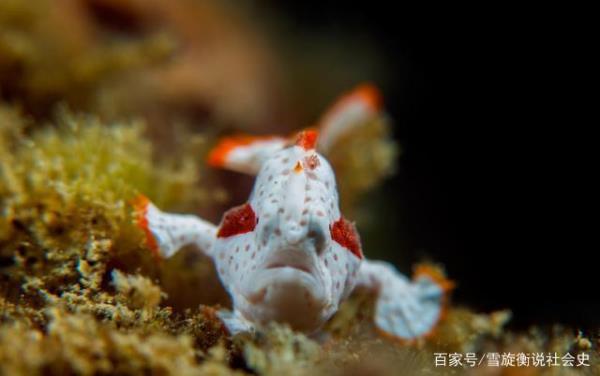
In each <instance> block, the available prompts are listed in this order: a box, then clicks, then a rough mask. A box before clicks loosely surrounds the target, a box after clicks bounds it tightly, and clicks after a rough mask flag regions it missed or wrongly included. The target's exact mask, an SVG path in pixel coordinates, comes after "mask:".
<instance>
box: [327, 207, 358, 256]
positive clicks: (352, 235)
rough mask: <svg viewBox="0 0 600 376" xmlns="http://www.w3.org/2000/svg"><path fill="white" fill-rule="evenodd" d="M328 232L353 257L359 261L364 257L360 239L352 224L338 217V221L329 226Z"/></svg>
mask: <svg viewBox="0 0 600 376" xmlns="http://www.w3.org/2000/svg"><path fill="white" fill-rule="evenodd" d="M329 231H330V232H331V238H332V239H333V240H334V241H336V242H337V243H338V244H340V245H341V246H342V247H344V248H346V249H347V250H349V251H350V252H352V254H354V256H356V257H358V258H359V259H362V258H363V257H364V256H363V253H362V247H361V245H360V237H359V236H358V232H357V231H356V227H355V226H354V224H353V223H352V222H350V221H348V220H346V218H344V217H340V219H338V220H337V221H335V222H333V223H332V224H331V225H329Z"/></svg>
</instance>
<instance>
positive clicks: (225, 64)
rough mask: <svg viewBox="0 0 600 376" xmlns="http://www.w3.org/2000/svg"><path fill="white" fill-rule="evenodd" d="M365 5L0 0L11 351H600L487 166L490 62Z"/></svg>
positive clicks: (77, 367) (1, 168) (543, 362)
mask: <svg viewBox="0 0 600 376" xmlns="http://www.w3.org/2000/svg"><path fill="white" fill-rule="evenodd" d="M364 5H365V4H363V6H364ZM363 6H360V5H356V6H354V5H351V4H347V3H345V2H338V3H336V4H321V3H317V2H315V3H310V2H308V3H302V4H300V3H298V4H296V3H292V2H290V3H289V4H288V3H285V4H282V3H280V2H276V1H260V2H252V1H251V2H235V1H229V0H223V1H218V0H169V1H168V0H144V1H142V0H59V1H54V0H36V1H26V0H0V211H1V212H0V375H234V374H236V375H244V374H250V375H473V376H475V375H484V376H488V375H489V376H492V375H506V376H509V375H510V376H518V375H523V376H534V375H574V376H576V375H600V356H599V353H598V344H599V343H598V327H599V325H598V324H600V322H599V321H598V319H599V317H600V315H597V314H600V308H599V307H600V305H599V304H598V301H597V300H596V301H594V299H589V300H586V299H587V297H588V295H585V298H584V297H583V296H584V295H571V300H568V299H567V300H563V298H562V294H563V293H564V292H565V291H571V290H566V288H567V286H568V287H569V288H571V289H572V291H574V294H577V291H579V290H578V286H582V285H585V283H584V282H581V281H580V282H578V281H577V279H576V276H577V273H576V272H572V273H571V274H568V273H570V272H568V271H565V273H566V274H565V275H564V276H562V277H561V278H562V279H561V281H565V282H564V283H562V282H561V283H562V284H563V285H564V286H565V287H564V288H562V289H561V287H552V286H555V285H554V282H552V280H554V279H553V278H559V277H548V275H549V274H551V273H556V275H560V272H558V267H557V266H556V264H555V263H556V262H559V263H560V261H556V260H555V261H552V263H553V264H552V266H551V267H550V266H549V267H547V265H546V264H539V265H538V266H539V268H533V267H531V265H533V264H534V262H535V260H537V259H536V258H535V257H537V255H538V253H532V254H530V255H528V254H527V252H524V251H523V249H525V248H519V247H520V246H519V245H518V244H515V243H513V242H512V239H516V237H513V236H514V235H511V233H515V232H517V231H519V230H518V229H517V228H518V226H519V225H520V224H522V223H523V222H520V221H523V219H519V217H520V216H521V215H520V214H514V215H513V214H511V216H510V218H509V217H508V216H506V217H503V214H502V213H504V212H505V211H506V210H507V209H505V208H508V207H509V206H506V205H510V204H507V202H508V199H506V196H505V195H510V192H511V190H510V189H509V188H508V187H509V185H510V183H506V181H504V182H502V181H500V179H498V181H495V180H494V181H492V183H490V184H491V185H490V186H493V188H487V189H489V190H488V191H486V190H485V189H486V188H485V187H486V186H487V185H485V184H487V183H488V180H489V177H490V174H491V172H489V171H492V172H493V171H494V170H493V165H494V163H496V162H498V161H500V159H501V158H504V156H503V155H500V156H499V155H496V152H495V150H496V149H489V150H488V151H487V152H486V150H485V149H486V148H487V147H486V146H485V145H486V144H485V143H477V142H473V141H471V139H470V137H475V138H478V139H479V141H481V140H482V139H485V138H486V137H487V136H488V134H487V133H486V134H485V135H484V134H482V133H480V132H481V131H480V129H481V128H485V127H484V124H485V121H486V120H485V119H486V118H485V117H484V115H483V114H485V113H487V112H488V109H489V108H488V107H486V106H487V105H482V103H483V100H482V99H481V101H482V102H479V99H476V98H479V97H481V98H483V97H485V96H486V95H487V94H485V93H486V91H482V93H483V94H478V93H476V92H475V91H473V92H472V91H471V89H470V88H462V86H461V85H462V83H464V82H466V83H471V84H473V83H474V82H477V81H479V80H484V81H485V80H487V79H486V78H485V77H486V76H487V75H489V76H495V75H496V73H492V72H491V71H489V70H487V68H477V67H475V68H472V67H471V66H469V65H468V64H469V63H464V64H467V65H463V62H462V60H461V62H460V63H457V62H456V61H457V60H460V59H464V60H469V58H470V57H473V56H478V57H479V56H480V55H479V54H480V53H479V52H474V50H472V49H471V45H468V46H467V45H465V44H460V43H461V42H457V40H458V41H460V40H461V36H462V35H463V34H460V33H458V32H457V31H455V30H456V29H453V28H454V27H455V26H456V25H455V24H454V23H452V22H450V21H448V23H442V24H439V23H438V22H437V19H432V18H431V17H432V16H430V14H429V13H428V12H429V11H428V10H427V11H426V12H425V13H423V10H421V9H413V8H411V7H408V6H401V9H400V10H398V11H397V12H398V13H395V12H396V10H395V8H394V7H392V6H390V5H384V4H383V2H381V4H379V2H375V4H371V5H370V6H369V7H367V8H369V9H365V7H363ZM423 14H426V15H423ZM396 17H397V19H396ZM441 18H442V19H443V18H445V17H444V16H441ZM433 25H437V26H435V27H434V26H433ZM456 27H459V26H456ZM448 30H450V31H448ZM452 30H454V31H452ZM445 33H449V34H445ZM444 35H446V36H444ZM482 38H484V37H482ZM485 38H487V37H485ZM486 40H487V39H486ZM457 43H458V45H457ZM463 43H465V42H463ZM473 43H474V44H473V45H475V44H478V43H479V42H478V41H476V42H473ZM467 50H468V51H467ZM465 51H467V52H465ZM440 56H443V58H444V59H447V61H448V63H447V64H446V63H445V62H444V63H437V62H439V61H440V60H439V59H438V57H440ZM457 56H458V57H457ZM453 59H454V60H453ZM452 61H455V62H452ZM436 64H439V65H436ZM453 64H454V65H453ZM500 64H501V63H498V65H500ZM442 66H443V67H444V68H439V67H442ZM469 72H470V73H469ZM469 74H472V76H470V75H469ZM495 77H497V76H495ZM495 79H496V80H498V81H502V80H503V79H504V78H503V77H499V78H495ZM486 82H487V81H486ZM457 83H458V84H457ZM457 87H459V88H458V89H456V88H457ZM438 88H441V89H439V90H438ZM485 90H489V91H495V89H493V88H489V89H485ZM465 93H469V95H471V96H472V98H473V100H474V102H472V103H469V104H468V107H471V105H472V108H473V111H475V112H473V113H472V114H474V115H473V117H472V118H470V117H466V118H461V117H456V116H454V114H455V112H453V111H455V109H456V108H457V106H459V105H460V104H461V103H463V99H462V97H461V96H464V95H465ZM491 95H493V94H491ZM469 98H471V97H469ZM492 99H493V98H492ZM499 116H500V115H499ZM499 119H502V121H504V118H499ZM492 121H495V120H492ZM498 121H500V120H498ZM461 122H462V123H463V124H471V123H470V122H472V123H473V126H472V128H471V127H469V128H468V127H467V126H466V125H463V126H462V128H461V125H456V124H455V123H461ZM490 132H491V131H490ZM494 132H495V131H494ZM494 132H491V133H490V134H492V133H494ZM493 137H495V133H494V136H493ZM499 137H501V136H499ZM497 140H498V141H496V142H497V143H495V144H491V145H495V146H498V147H499V145H500V144H502V148H504V145H505V144H504V141H500V140H502V138H498V139H497ZM481 142H484V141H481ZM508 148H509V149H510V145H509V147H508ZM479 152H481V154H478V153H479ZM492 155H493V156H492ZM486 158H487V159H486ZM502 161H504V159H502ZM490 166H492V167H490ZM486 171H487V172H486ZM511 176H512V175H510V173H507V175H503V177H504V178H507V177H508V179H509V182H511V181H512V180H510V179H515V180H516V179H517V178H516V177H514V178H512V177H511ZM486 179H487V180H486ZM489 181H491V180H489ZM481 187H484V188H481ZM492 189H493V190H492ZM511 189H512V188H511ZM489 192H494V193H498V194H499V197H492V196H489V195H488V193H489ZM507 192H508V193H507ZM503 197H504V198H503ZM503 200H506V201H503ZM490 202H491V203H490ZM481 213H484V214H483V215H482V216H480V215H479V214H481ZM524 216H525V215H523V217H524ZM490 229H492V230H490ZM486 231H491V232H486ZM523 244H525V245H526V246H527V247H529V245H530V243H527V242H524V243H523ZM525 245H523V247H525ZM513 247H514V248H513ZM535 247H536V246H535V245H533V246H532V247H531V248H535ZM509 248H510V249H509ZM538 248H543V247H541V246H538ZM532 252H535V251H532ZM519 260H521V261H520V262H519ZM553 268H554V269H553ZM565 269H569V268H567V267H566V266H565ZM582 278H583V277H582ZM539 281H546V282H547V284H541V285H540V284H539ZM582 281H583V280H582ZM538 289H539V290H538ZM551 289H554V290H553V291H551ZM538 291H540V292H538ZM544 291H545V292H544ZM529 293H531V294H533V296H534V297H532V296H531V295H530V296H526V295H525V294H529ZM538 294H539V295H538ZM581 294H583V292H581ZM587 307H590V308H589V310H588V309H587ZM593 307H595V308H593ZM594 309H595V311H594Z"/></svg>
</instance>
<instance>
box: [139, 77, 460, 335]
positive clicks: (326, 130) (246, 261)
mask: <svg viewBox="0 0 600 376" xmlns="http://www.w3.org/2000/svg"><path fill="white" fill-rule="evenodd" d="M379 98H380V97H379V93H378V91H377V89H376V88H374V87H373V86H371V85H362V86H359V87H358V88H356V89H355V90H353V91H352V92H350V93H348V94H346V95H345V96H343V97H342V98H341V99H340V100H339V101H338V102H337V103H336V104H335V105H334V106H333V108H332V109H331V110H330V111H329V112H328V113H327V114H326V115H325V116H324V117H323V121H322V123H321V125H320V129H319V131H320V135H319V134H318V132H317V130H311V129H309V130H305V131H302V132H300V133H299V134H298V135H297V136H296V137H295V139H293V140H288V139H286V138H282V137H252V136H238V137H230V138H226V139H224V140H222V141H221V142H220V143H219V144H218V145H217V146H216V147H215V149H214V150H213V151H212V152H211V154H210V155H209V161H208V162H209V164H210V165H212V166H215V167H220V168H227V169H230V170H235V171H239V172H243V173H248V174H256V175H257V177H256V183H255V185H254V189H253V191H252V193H251V195H250V198H249V199H248V201H247V202H246V203H244V204H242V205H240V206H237V207H234V208H233V209H230V210H229V211H227V212H226V213H225V214H224V215H223V219H222V221H221V224H220V225H219V226H215V225H213V224H211V223H209V222H207V221H204V220H202V219H200V218H198V217H196V216H193V215H179V214H167V213H163V212H161V211H160V210H159V209H157V208H156V207H155V206H154V205H153V204H152V203H150V202H149V201H148V200H147V199H146V198H145V197H143V196H140V197H138V199H137V201H136V207H137V210H138V224H139V226H140V227H141V228H142V229H143V230H144V231H145V232H146V235H147V239H148V244H149V246H150V248H152V249H153V250H154V251H155V252H156V253H158V254H159V255H160V256H162V257H170V256H172V255H173V254H174V253H176V252H177V251H178V250H179V249H180V248H181V247H183V246H184V245H187V244H195V245H197V247H198V248H199V249H201V250H202V251H203V252H205V253H206V254H207V255H208V256H210V257H211V258H212V259H213V260H214V263H215V265H216V268H217V271H218V273H219V277H220V279H221V282H222V283H223V285H224V286H225V288H226V289H227V291H228V292H229V294H230V295H231V298H232V301H233V312H226V311H222V312H221V313H220V317H221V319H222V320H223V322H224V323H225V325H226V327H227V328H228V329H229V331H230V332H231V333H232V334H235V333H237V332H241V331H248V330H253V329H254V328H255V327H257V326H258V327H260V326H263V325H265V324H267V323H268V322H270V321H277V322H284V323H287V324H289V325H290V326H291V327H292V328H294V329H296V330H300V331H303V332H306V333H315V332H317V331H318V330H319V329H320V328H321V326H322V325H323V324H324V323H325V322H326V321H327V320H328V319H329V318H330V317H331V316H332V315H333V314H334V313H335V312H336V311H337V310H338V307H339V304H340V302H341V301H342V300H343V299H345V298H346V297H347V296H348V295H349V294H350V293H351V292H352V290H353V289H354V288H356V287H363V288H368V289H371V290H373V291H374V292H376V293H377V294H378V298H377V302H376V309H375V318H374V321H375V324H376V325H377V327H378V329H379V330H380V331H382V332H383V333H385V334H387V335H390V336H393V337H396V338H400V339H407V340H410V339H415V338H418V337H423V336H426V335H427V334H428V333H430V332H431V330H432V329H433V328H434V326H435V325H436V323H437V322H438V321H439V319H440V317H441V314H442V310H443V305H444V301H445V293H446V292H447V290H448V289H449V287H450V285H451V284H450V282H448V281H447V280H445V279H444V278H443V276H441V275H440V274H436V273H435V272H434V271H433V270H429V269H427V268H422V269H420V270H417V273H416V274H415V278H414V279H413V280H412V281H411V280H409V279H408V278H406V277H405V276H403V275H401V274H400V273H399V272H398V271H397V270H396V269H395V268H394V267H393V266H392V265H390V264H388V263H385V262H381V261H370V260H367V259H365V257H364V255H363V251H362V247H361V243H360V238H359V235H358V233H357V231H356V228H355V226H354V224H353V223H352V222H350V221H348V220H347V219H346V218H344V216H343V215H342V214H341V213H340V208H339V204H338V193H337V189H336V182H335V176H334V173H333V170H332V168H331V166H330V165H329V162H328V161H327V160H326V159H325V158H324V157H323V155H321V154H320V153H319V151H321V152H325V153H327V152H329V151H330V148H331V147H332V146H333V145H334V143H335V141H336V140H337V139H339V138H340V137H341V136H343V135H344V134H347V132H348V131H350V130H351V129H352V127H355V126H357V125H360V124H362V123H363V122H364V121H368V120H369V119H370V118H372V117H374V116H377V115H378V114H379V111H380V99H379Z"/></svg>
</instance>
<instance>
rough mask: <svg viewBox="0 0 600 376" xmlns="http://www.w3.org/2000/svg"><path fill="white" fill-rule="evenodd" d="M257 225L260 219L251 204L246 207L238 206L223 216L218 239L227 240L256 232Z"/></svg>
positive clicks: (245, 205) (246, 204)
mask: <svg viewBox="0 0 600 376" xmlns="http://www.w3.org/2000/svg"><path fill="white" fill-rule="evenodd" d="M257 223H258V218H257V217H256V214H255V213H254V210H253V209H252V206H250V204H248V203H245V204H244V205H240V206H236V207H235V208H231V209H229V210H228V211H227V212H225V214H224V215H223V220H222V221H221V227H220V228H219V232H217V237H219V238H226V237H229V236H234V235H239V234H244V233H247V232H251V231H253V230H254V228H255V227H256V224H257Z"/></svg>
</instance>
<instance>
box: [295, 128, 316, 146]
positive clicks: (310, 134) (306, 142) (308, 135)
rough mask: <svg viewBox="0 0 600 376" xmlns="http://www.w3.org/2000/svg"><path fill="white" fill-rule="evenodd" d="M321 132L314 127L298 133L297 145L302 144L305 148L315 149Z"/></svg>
mask: <svg viewBox="0 0 600 376" xmlns="http://www.w3.org/2000/svg"><path fill="white" fill-rule="evenodd" d="M318 136H319V132H317V131H316V130H314V129H307V130H304V131H302V132H300V133H299V134H298V138H296V145H298V146H300V147H301V148H303V149H304V150H311V149H314V148H315V146H316V145H317V137H318Z"/></svg>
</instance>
